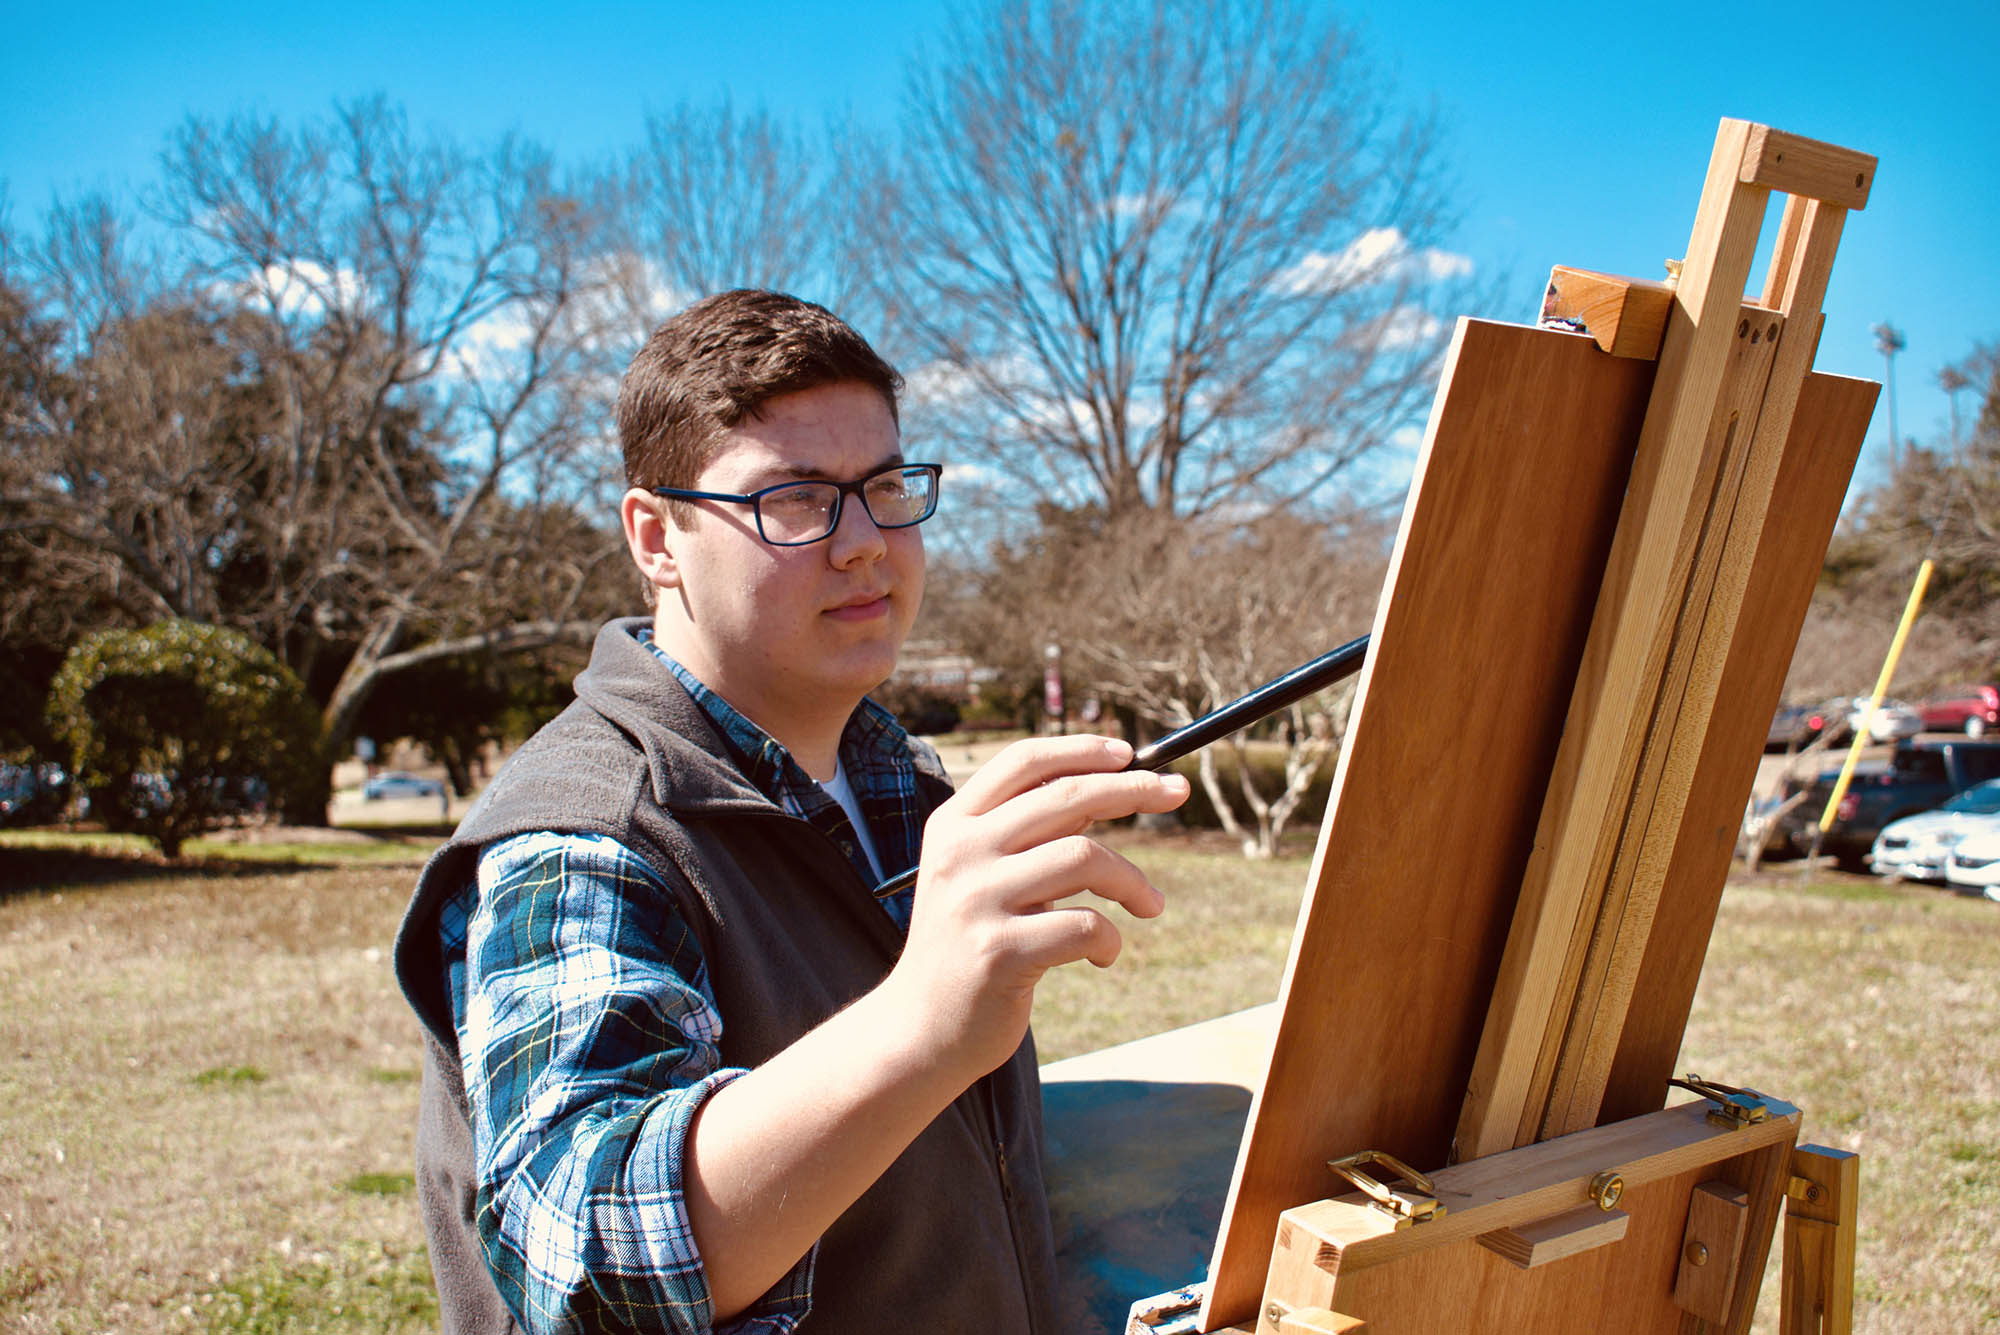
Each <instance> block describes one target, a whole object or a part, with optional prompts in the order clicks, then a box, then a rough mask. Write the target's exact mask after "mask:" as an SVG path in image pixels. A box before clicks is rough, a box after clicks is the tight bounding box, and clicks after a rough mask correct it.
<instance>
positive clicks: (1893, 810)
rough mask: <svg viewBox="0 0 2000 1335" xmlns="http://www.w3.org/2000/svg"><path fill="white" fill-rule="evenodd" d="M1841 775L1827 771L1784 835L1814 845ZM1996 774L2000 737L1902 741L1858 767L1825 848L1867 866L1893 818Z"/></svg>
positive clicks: (1855, 866)
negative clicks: (1881, 758)
mask: <svg viewBox="0 0 2000 1335" xmlns="http://www.w3.org/2000/svg"><path fill="white" fill-rule="evenodd" d="M1839 777H1840V771H1839V770H1838V769H1830V770H1824V771H1822V772H1821V773H1820V775H1819V777H1818V778H1816V779H1814V780H1813V782H1812V784H1811V785H1810V787H1809V790H1808V792H1807V796H1806V799H1805V801H1803V802H1801V803H1800V804H1799V805H1798V806H1796V807H1794V808H1792V810H1791V811H1790V812H1789V813H1788V814H1787V815H1786V817H1785V818H1784V824H1783V827H1782V829H1781V835H1782V837H1785V838H1788V839H1789V840H1790V841H1791V844H1792V847H1793V848H1794V849H1795V850H1796V851H1797V852H1799V853H1802V854H1803V853H1808V852H1810V851H1811V850H1812V845H1813V836H1814V832H1815V830H1816V828H1817V827H1818V825H1819V819H1820V813H1821V812H1823V811H1824V810H1825V809H1826V803H1827V800H1828V799H1829V798H1830V797H1831V796H1832V795H1833V786H1834V782H1835V780H1837V779H1838V778H1839ZM1996 778H2000V740H1980V741H1969V740H1968V741H1957V740H1948V741H1930V740H1919V741H1906V742H1901V743H1899V744H1898V745H1897V746H1896V749H1895V750H1894V751H1893V752H1892V753H1890V757H1889V759H1888V760H1887V761H1886V762H1883V761H1871V762H1869V763H1866V764H1863V765H1861V766H1860V767H1858V768H1857V769H1856V770H1855V772H1854V777H1853V779H1852V780H1851V781H1850V783H1849V784H1848V788H1847V794H1846V796H1845V797H1843V798H1842V799H1841V802H1840V806H1839V808H1838V809H1837V810H1836V811H1835V812H1834V820H1833V825H1832V827H1831V828H1830V829H1828V831H1827V832H1826V835H1825V837H1824V839H1823V840H1822V841H1821V844H1820V849H1819V851H1820V852H1822V853H1828V854H1831V855H1832V856H1833V857H1835V858H1836V859H1838V860H1839V862H1840V865H1841V866H1843V867H1846V868H1848V869H1849V870H1852V871H1863V870H1866V868H1867V863H1868V853H1869V850H1871V849H1872V848H1873V847H1874V845H1875V836H1876V835H1878V834H1880V833H1882V828H1883V827H1884V826H1886V825H1887V824H1889V822H1891V821H1894V820H1901V819H1902V818H1903V817H1905V816H1914V815H1916V814H1917V813H1918V812H1919V811H1929V810H1930V809H1931V808H1933V807H1936V806H1941V805H1942V804H1944V803H1945V802H1948V801H1950V800H1951V799H1952V798H1953V797H1956V796H1957V795H1958V794H1960V793H1962V792H1964V791H1965V790H1966V789H1968V788H1970V787H1972V786H1973V785H1974V784H1977V783H1983V782H1985V781H1986V780H1988V779H1996Z"/></svg>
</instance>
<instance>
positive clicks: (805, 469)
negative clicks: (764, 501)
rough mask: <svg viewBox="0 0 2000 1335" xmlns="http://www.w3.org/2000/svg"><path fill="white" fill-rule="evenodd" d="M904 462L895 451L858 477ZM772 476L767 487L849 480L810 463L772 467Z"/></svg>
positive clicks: (900, 452) (900, 454) (901, 455)
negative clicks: (783, 484)
mask: <svg viewBox="0 0 2000 1335" xmlns="http://www.w3.org/2000/svg"><path fill="white" fill-rule="evenodd" d="M904 462H906V461H905V459H904V458H903V452H902V451H901V450H894V451H891V452H890V453H889V454H887V455H885V456H884V457H883V458H882V459H880V460H878V461H877V462H875V463H873V464H871V465H869V466H868V467H867V468H864V469H862V470H861V472H860V473H859V474H858V475H857V476H858V477H868V476H870V475H871V474H874V473H879V472H881V471H882V470H883V469H885V468H894V467H895V466H896V465H897V464H900V463H904ZM770 475H771V477H772V478H773V479H775V480H774V481H772V482H767V483H765V484H764V485H765V486H777V485H779V484H782V483H785V482H845V481H847V480H848V479H847V478H839V477H835V476H834V475H833V474H831V473H829V472H827V471H826V470H825V469H824V468H821V467H820V466H819V465H817V464H808V463H782V464H777V465H774V466H773V467H772V469H771V474H770Z"/></svg>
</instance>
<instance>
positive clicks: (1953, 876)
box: [1944, 833, 2000, 900]
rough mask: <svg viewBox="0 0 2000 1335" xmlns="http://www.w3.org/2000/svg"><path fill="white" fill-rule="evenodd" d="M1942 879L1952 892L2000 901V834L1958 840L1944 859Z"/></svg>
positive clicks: (1974, 835)
mask: <svg viewBox="0 0 2000 1335" xmlns="http://www.w3.org/2000/svg"><path fill="white" fill-rule="evenodd" d="M1944 878H1945V880H1946V881H1947V882H1948V883H1949V884H1950V885H1951V887H1952V888H1953V889H1954V890H1963V891H1965V892H1966V893H1967V894H1974V895H1984V896H1985V897H1986V898H1988V899H1991V900H2000V833H1992V834H1972V835H1967V836H1966V837H1965V838H1963V839H1961V840H1959V841H1958V843H1957V844H1956V845H1954V846H1953V848H1952V850H1951V856H1949V857H1948V858H1946V859H1945V864H1944Z"/></svg>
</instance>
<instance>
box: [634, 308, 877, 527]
mask: <svg viewBox="0 0 2000 1335" xmlns="http://www.w3.org/2000/svg"><path fill="white" fill-rule="evenodd" d="M845 381H855V382H859V383H860V384H864V385H867V386H869V387H870V388H872V389H874V390H875V391H877V392H878V393H880V394H881V396H882V398H883V400H884V401H885V402H887V403H888V405H889V414H890V416H891V417H892V418H894V417H895V416H896V395H897V393H898V392H900V391H901V389H902V387H903V378H902V377H901V376H900V375H898V374H896V369H895V368H894V367H892V366H890V365H889V363H888V362H886V361H884V360H882V358H881V357H880V356H879V355H878V354H877V353H876V351H875V349H873V348H871V347H869V346H868V341H867V340H866V339H864V338H862V337H861V335H859V334H857V333H855V332H854V330H853V328H852V327H850V326H849V325H848V324H847V322H846V321H844V320H842V319H841V318H840V317H839V316H837V315H835V314H834V313H833V312H832V311H829V310H827V309H826V308H825V307H824V306H818V305H815V304H813V303H812V302H810V301H801V300H800V299H799V298H797V297H793V296H788V295H786V294H785V293H783V292H765V291H759V290H756V289H752V288H738V289H736V290H735V291H733V292H722V293H718V294H717V295H715V296H712V297H704V298H703V299H702V300H700V301H697V302H696V303H695V304H694V305H692V306H690V307H688V308H687V309H686V310H684V311H682V312H681V313H680V314H678V315H676V316H674V317H673V318H672V319H670V320H668V321H667V322H666V323H665V324H663V325H661V326H660V327H659V328H658V329H655V330H654V331H653V334H652V337H650V338H648V339H647V340H646V346H645V347H643V348H641V349H639V354H638V355H637V356H636V357H634V358H633V359H632V364H631V366H629V367H627V368H626V370H625V379H624V381H623V382H622V383H621V384H620V385H619V387H618V440H619V444H620V445H621V446H622V447H623V449H624V452H625V483H626V485H627V486H632V487H692V486H693V485H694V483H695V480H696V479H697V478H698V477H700V475H701V471H702V469H704V468H706V467H707V466H708V463H709V461H710V460H711V459H712V458H713V457H714V455H715V444H716V442H717V441H718V440H720V439H721V437H722V434H723V433H724V432H725V431H728V430H729V429H730V428H731V427H734V426H735V425H736V424H737V423H739V422H741V421H742V420H743V419H744V418H745V417H749V416H754V415H755V414H756V412H757V410H758V409H759V408H760V407H762V406H763V405H764V404H765V403H766V402H768V401H770V400H771V399H774V398H777V397H778V396H779V395H780V394H791V393H795V392H797V391H799V390H804V389H817V388H818V387H819V386H821V385H831V384H836V383H840V382H845Z"/></svg>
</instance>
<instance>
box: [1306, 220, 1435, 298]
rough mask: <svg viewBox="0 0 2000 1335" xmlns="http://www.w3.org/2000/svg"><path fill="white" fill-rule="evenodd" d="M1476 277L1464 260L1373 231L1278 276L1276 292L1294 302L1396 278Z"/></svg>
mask: <svg viewBox="0 0 2000 1335" xmlns="http://www.w3.org/2000/svg"><path fill="white" fill-rule="evenodd" d="M1471 272H1472V261H1471V260H1470V259H1469V258H1467V257H1466V256H1464V255H1459V254H1455V253H1453V252H1451V251H1448V250H1439V249H1437V248H1436V247H1435V246H1427V247H1425V248H1424V249H1423V250H1420V251H1413V250H1411V249H1410V243H1409V242H1408V240H1406V239H1405V238H1404V236H1403V234H1402V232H1401V231H1399V230H1397V229H1396V228H1394V227H1371V228H1369V229H1368V230H1367V231H1365V232H1363V233H1362V234H1361V235H1360V236H1357V237H1355V238H1354V240H1352V241H1350V242H1348V243H1347V245H1346V246H1345V247H1343V248H1342V249H1341V250H1340V251H1339V252H1338V253H1336V254H1331V255H1329V254H1327V253H1326V252H1324V251H1314V252H1313V253H1312V254H1310V255H1307V256H1306V257H1305V258H1304V259H1302V260H1300V261H1299V262H1298V263H1297V264H1295V265H1293V266H1292V267H1291V268H1290V269H1289V270H1287V271H1286V272H1285V273H1283V274H1280V275H1279V276H1278V279H1277V282H1276V286H1277V288H1278V290H1279V291H1281V292H1284V293H1285V294H1287V295H1289V296H1307V295H1311V294H1317V293H1325V292H1338V291H1341V290H1343V289H1346V288H1350V287H1365V286H1367V285H1368V284H1370V283H1381V282H1387V281H1390V280H1391V279H1396V278H1405V277H1407V278H1411V279H1415V280H1416V281H1419V282H1438V281H1442V280H1444V279H1448V278H1463V277H1465V276H1466V275H1468V274H1470V273H1471Z"/></svg>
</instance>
